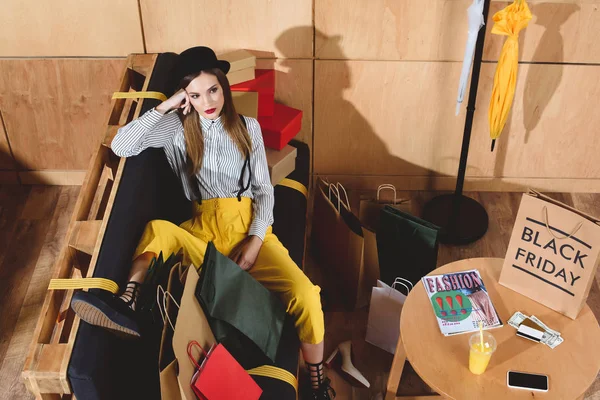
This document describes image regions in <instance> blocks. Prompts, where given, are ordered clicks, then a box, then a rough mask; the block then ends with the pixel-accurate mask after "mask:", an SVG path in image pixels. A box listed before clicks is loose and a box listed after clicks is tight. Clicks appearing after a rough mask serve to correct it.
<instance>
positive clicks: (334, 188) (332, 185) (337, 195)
mask: <svg viewBox="0 0 600 400" xmlns="http://www.w3.org/2000/svg"><path fill="white" fill-rule="evenodd" d="M332 189H333V190H334V191H335V193H334V194H335V195H336V197H337V200H338V201H337V203H338V204H337V211H338V213H339V212H340V191H339V190H338V188H337V187H336V186H335V185H334V184H333V183H330V184H329V193H328V197H329V202H330V203H332V201H331V191H332Z"/></svg>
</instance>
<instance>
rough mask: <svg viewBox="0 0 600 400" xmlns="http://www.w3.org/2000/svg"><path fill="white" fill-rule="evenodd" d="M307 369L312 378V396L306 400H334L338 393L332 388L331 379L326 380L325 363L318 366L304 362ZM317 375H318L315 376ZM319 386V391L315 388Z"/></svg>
mask: <svg viewBox="0 0 600 400" xmlns="http://www.w3.org/2000/svg"><path fill="white" fill-rule="evenodd" d="M304 363H305V364H306V367H307V368H308V374H309V377H310V394H309V395H308V396H307V397H306V399H307V400H308V399H310V400H332V399H335V396H336V393H335V390H333V388H332V387H331V380H330V379H329V378H325V373H324V369H323V368H324V367H323V362H320V363H318V364H311V363H308V362H304ZM313 374H316V375H313ZM313 384H316V386H318V388H317V389H315V388H314V385H313Z"/></svg>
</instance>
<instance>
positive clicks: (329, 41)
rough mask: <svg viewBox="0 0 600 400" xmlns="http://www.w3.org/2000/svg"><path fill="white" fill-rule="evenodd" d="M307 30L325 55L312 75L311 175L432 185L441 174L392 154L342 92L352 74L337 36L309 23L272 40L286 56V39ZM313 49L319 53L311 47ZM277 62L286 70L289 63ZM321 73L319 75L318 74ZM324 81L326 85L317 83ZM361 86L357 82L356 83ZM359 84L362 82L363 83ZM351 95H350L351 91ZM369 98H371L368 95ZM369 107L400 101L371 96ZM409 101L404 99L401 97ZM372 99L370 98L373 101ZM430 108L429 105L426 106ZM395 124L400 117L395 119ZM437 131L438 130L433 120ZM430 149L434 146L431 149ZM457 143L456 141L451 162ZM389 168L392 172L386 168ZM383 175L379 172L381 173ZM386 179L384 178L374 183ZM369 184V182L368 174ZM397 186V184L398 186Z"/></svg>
mask: <svg viewBox="0 0 600 400" xmlns="http://www.w3.org/2000/svg"><path fill="white" fill-rule="evenodd" d="M307 31H309V32H310V34H311V35H312V34H313V33H314V35H315V36H314V40H315V45H316V46H327V53H328V59H323V60H316V61H315V62H316V65H315V68H314V74H315V76H314V77H313V80H314V93H313V98H314V101H313V107H314V119H313V144H314V146H313V157H314V160H315V166H316V167H317V168H318V169H316V170H315V171H314V172H315V174H317V175H324V176H326V175H341V176H342V177H340V181H342V183H344V181H345V179H348V180H349V179H351V178H352V177H353V176H374V175H381V176H386V175H387V176H390V177H393V176H402V175H416V174H415V171H419V172H418V176H420V177H423V176H426V177H428V179H429V182H428V183H427V185H426V186H427V188H430V187H431V186H432V180H433V177H434V176H442V175H440V174H439V173H436V172H435V171H432V170H430V169H426V168H423V167H422V166H420V165H417V164H413V163H411V162H408V161H406V160H403V159H401V158H399V157H396V156H393V155H392V154H391V153H390V150H389V148H388V146H387V144H386V143H385V142H384V141H382V140H381V138H380V137H379V136H378V135H377V134H376V132H375V131H374V129H373V127H372V125H371V123H370V122H369V120H367V118H365V116H363V114H362V113H361V112H360V110H359V109H358V108H357V107H356V106H355V105H354V104H353V103H351V102H350V101H348V100H346V99H345V98H344V93H345V92H346V91H349V90H352V89H353V84H354V82H353V80H352V75H351V69H350V67H349V63H350V62H352V61H349V60H347V57H346V56H345V55H344V53H343V52H342V49H341V46H340V42H341V41H342V37H341V36H339V35H336V36H327V35H325V34H324V33H323V32H320V31H319V30H317V29H315V28H314V27H312V26H299V27H294V28H291V29H288V30H286V31H284V32H283V33H282V34H281V35H280V36H279V37H278V38H277V39H276V41H275V45H276V47H277V49H278V50H279V51H281V52H282V54H283V55H284V56H285V57H287V56H288V54H290V43H293V38H302V37H306V35H307ZM315 53H319V49H316V51H315ZM281 64H282V65H283V66H284V67H286V68H287V69H288V70H289V69H292V68H293V63H286V61H285V60H282V61H281ZM320 74H321V76H319V75H320ZM323 82H327V85H323ZM385 84H386V80H385V79H381V77H373V80H372V82H370V83H369V85H372V87H371V88H370V90H371V89H373V90H375V91H381V90H383V89H384V88H385ZM361 86H363V85H361ZM363 87H364V86H363ZM355 98H356V96H355ZM370 100H371V99H370ZM372 101H373V103H374V104H371V105H370V106H371V107H401V106H402V104H381V102H380V101H379V99H377V98H373V99H372ZM407 101H410V99H407ZM375 103H376V104H375ZM431 112H432V113H435V112H436V111H435V110H433V109H432V110H431ZM398 126H400V123H399V124H398ZM390 129H394V128H393V127H390ZM438 131H439V132H440V134H441V132H442V131H443V127H442V126H439V127H438ZM398 134H407V135H408V134H410V135H418V134H419V133H418V132H402V133H401V132H398ZM432 151H433V152H435V149H432ZM458 152H460V144H458V145H457V157H456V159H457V164H458ZM391 171H393V172H391ZM382 179H385V178H382ZM382 183H387V182H386V181H385V180H382V181H381V182H377V183H376V184H375V185H374V186H375V187H376V186H377V185H379V184H382ZM369 185H370V186H372V185H373V182H371V180H369ZM398 189H400V190H402V188H398Z"/></svg>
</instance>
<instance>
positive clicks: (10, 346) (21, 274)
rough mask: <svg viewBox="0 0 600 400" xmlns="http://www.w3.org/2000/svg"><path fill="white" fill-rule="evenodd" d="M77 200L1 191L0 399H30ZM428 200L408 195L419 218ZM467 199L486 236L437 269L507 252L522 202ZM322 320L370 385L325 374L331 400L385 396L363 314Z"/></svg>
mask: <svg viewBox="0 0 600 400" xmlns="http://www.w3.org/2000/svg"><path fill="white" fill-rule="evenodd" d="M78 193H79V187H67V186H62V187H59V186H9V185H7V186H0V399H28V398H33V397H32V396H31V395H29V393H27V391H26V389H25V386H24V385H23V382H22V381H21V377H20V373H21V369H22V368H23V363H24V359H25V354H26V352H27V348H28V346H29V343H30V340H31V337H32V334H33V329H34V327H35V323H36V320H37V317H38V313H39V309H40V307H41V305H42V303H43V300H44V295H45V292H46V288H47V286H48V282H49V280H50V276H51V269H52V267H53V265H54V261H55V259H56V257H57V255H58V249H59V248H60V245H61V243H62V241H63V240H64V236H65V234H66V229H67V225H68V223H69V220H70V217H71V213H72V211H73V208H74V205H75V202H76V200H77V195H78ZM433 195H434V194H433V193H424V192H411V197H412V199H413V202H414V203H415V205H416V211H417V213H418V211H419V209H420V208H421V207H422V205H423V204H424V202H425V201H427V200H428V199H429V198H431V197H432V196H433ZM469 195H471V196H472V197H474V198H475V199H476V200H478V201H479V202H480V203H481V204H483V206H484V207H485V208H486V210H487V211H488V214H489V217H490V227H489V230H488V232H487V234H486V235H485V236H484V237H483V238H482V239H481V240H479V241H478V242H476V243H474V244H471V245H468V246H462V247H449V246H442V247H441V248H440V252H439V256H438V264H439V265H443V264H446V263H448V262H452V261H455V260H459V259H463V258H471V257H503V256H504V253H505V252H506V248H507V246H508V241H509V238H510V233H511V230H512V225H513V223H514V219H515V216H516V212H517V209H518V205H519V201H520V197H521V194H519V193H471V194H469ZM552 197H554V198H556V199H558V200H560V201H563V202H565V203H567V204H569V205H573V206H575V207H576V208H578V209H580V210H581V211H584V212H587V213H590V214H593V215H596V216H599V215H600V194H552ZM306 272H307V273H308V274H309V275H310V276H311V278H312V279H313V280H314V281H315V282H317V283H320V282H319V280H320V274H319V269H318V267H317V266H316V265H315V264H314V263H312V262H311V261H310V260H309V261H308V262H307V266H306ZM599 276H600V274H599V275H597V278H596V282H595V284H594V285H593V286H592V292H591V294H590V297H589V300H588V304H589V305H590V307H591V308H592V309H593V310H594V313H595V314H596V317H597V318H600V286H599V282H600V280H599V279H598V277H599ZM325 318H326V321H325V322H326V332H327V334H326V338H325V348H326V355H327V354H328V353H329V352H330V351H332V350H333V348H334V347H335V346H336V345H337V343H339V342H341V341H344V340H348V339H351V340H352V345H353V350H354V353H355V360H354V361H355V365H356V366H357V368H358V369H359V370H361V371H362V372H363V373H364V374H365V376H366V377H367V379H368V380H369V381H370V382H371V389H359V388H354V387H352V386H350V385H349V384H347V383H346V381H344V380H343V379H342V378H341V377H339V376H338V375H337V374H336V373H335V372H329V376H330V377H331V379H332V381H333V386H334V388H335V389H336V391H337V393H338V397H337V398H338V399H365V400H370V399H374V398H375V396H376V395H377V394H378V393H383V392H384V389H385V384H386V381H387V373H388V370H389V367H390V365H391V362H392V356H391V355H390V354H388V353H386V352H384V351H383V350H380V349H378V348H376V347H374V346H372V345H370V344H368V343H366V342H365V341H364V337H365V331H366V321H367V309H366V308H365V309H360V310H357V311H355V312H351V313H350V312H326V314H325ZM404 371H405V372H404V375H403V378H402V384H401V386H400V393H402V394H424V393H427V392H429V391H430V389H429V388H428V387H427V386H426V385H425V384H424V383H423V382H422V381H421V380H420V379H419V378H418V377H417V376H416V374H415V373H414V372H413V371H412V370H411V368H410V367H409V368H405V370H404ZM586 399H599V400H600V379H597V380H596V382H595V384H594V385H593V386H592V387H591V388H590V390H589V391H588V394H587V396H586ZM83 400H85V399H83Z"/></svg>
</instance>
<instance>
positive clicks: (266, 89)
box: [231, 69, 275, 117]
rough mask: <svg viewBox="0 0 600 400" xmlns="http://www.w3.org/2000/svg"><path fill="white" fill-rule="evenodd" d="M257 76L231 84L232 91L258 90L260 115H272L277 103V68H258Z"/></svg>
mask: <svg viewBox="0 0 600 400" xmlns="http://www.w3.org/2000/svg"><path fill="white" fill-rule="evenodd" d="M255 75H256V78H254V79H252V80H251V81H246V82H242V83H238V84H237V85H232V86H231V91H232V92H258V116H259V117H262V116H269V117H270V116H272V115H273V112H274V105H275V70H273V69H257V70H256V72H255Z"/></svg>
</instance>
